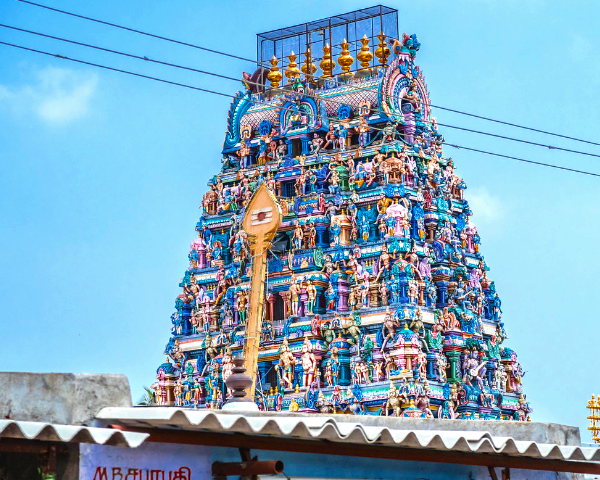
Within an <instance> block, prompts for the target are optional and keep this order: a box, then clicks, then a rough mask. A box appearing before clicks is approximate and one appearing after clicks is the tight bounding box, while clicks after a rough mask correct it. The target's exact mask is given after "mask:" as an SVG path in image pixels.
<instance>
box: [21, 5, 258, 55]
mask: <svg viewBox="0 0 600 480" xmlns="http://www.w3.org/2000/svg"><path fill="white" fill-rule="evenodd" d="M19 2H21V3H28V4H29V5H34V6H36V7H40V8H45V9H46V10H52V11H54V12H58V13H63V14H65V15H70V16H71V17H77V18H81V19H83V20H89V21H90V22H95V23H100V24H102V25H108V26H110V27H115V28H120V29H121V30H127V31H129V32H133V33H139V34H140V35H145V36H147V37H152V38H157V39H159V40H164V41H166V42H171V43H177V44H179V45H184V46H186V47H191V48H196V49H198V50H204V51H205V52H210V53H215V54H217V55H224V56H226V57H230V58H235V59H237V60H244V61H248V62H252V63H256V60H251V59H249V58H245V57H240V56H239V55H233V54H231V53H226V52H221V51H218V50H213V49H212V48H206V47H202V46H200V45H195V44H193V43H188V42H182V41H181V40H174V39H172V38H168V37H163V36H162V35H156V34H154V33H148V32H144V31H142V30H137V29H135V28H129V27H124V26H123V25H117V24H116V23H111V22H106V21H104V20H98V19H97V18H92V17H86V16H85V15H79V14H77V13H72V12H67V11H66V10H59V9H58V8H54V7H49V6H48V5H42V4H41V3H35V2H30V1H28V0H19Z"/></svg>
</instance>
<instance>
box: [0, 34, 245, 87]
mask: <svg viewBox="0 0 600 480" xmlns="http://www.w3.org/2000/svg"><path fill="white" fill-rule="evenodd" d="M0 44H1V45H7V46H9V47H14V48H19V49H21V50H27V51H29V52H35V53H40V54H42V55H47V56H49V57H55V58H60V59H62V60H68V61H70V62H75V63H81V64H84V65H90V66H92V67H98V68H103V69H105V70H111V71H113V72H119V73H124V74H126V75H133V76H135V77H141V78H147V79H148V80H155V81H157V82H162V83H168V84H170V85H176V86H178V87H184V88H190V89H192V90H199V91H201V92H206V93H212V94H214V95H220V96H222V97H227V98H233V97H234V95H228V94H226V93H221V92H215V91H214V90H209V89H207V88H200V87H194V86H192V85H186V84H185V83H179V82H173V81H171V80H165V79H163V78H157V77H152V76H150V75H143V74H141V73H135V72H130V71H128V70H122V69H120V68H114V67H108V66H106V65H100V64H99V63H92V62H87V61H85V60H78V59H76V58H70V57H66V56H64V55H59V54H56V53H50V52H44V51H42V50H37V49H35V48H29V47H23V46H21V45H15V44H14V43H8V42H2V41H0Z"/></svg>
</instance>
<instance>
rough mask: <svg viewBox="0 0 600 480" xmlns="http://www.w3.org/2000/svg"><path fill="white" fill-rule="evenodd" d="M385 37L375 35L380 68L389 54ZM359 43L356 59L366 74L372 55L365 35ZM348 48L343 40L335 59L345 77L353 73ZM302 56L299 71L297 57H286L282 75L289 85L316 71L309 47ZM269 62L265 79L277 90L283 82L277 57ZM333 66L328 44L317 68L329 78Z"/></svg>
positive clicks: (309, 76)
mask: <svg viewBox="0 0 600 480" xmlns="http://www.w3.org/2000/svg"><path fill="white" fill-rule="evenodd" d="M386 37H387V36H386V35H385V34H384V33H383V32H381V33H380V34H379V35H377V38H378V39H379V43H378V44H377V47H378V48H377V49H376V50H375V56H376V57H377V59H378V60H379V63H380V64H381V66H384V65H385V64H386V63H387V59H388V57H389V56H390V54H391V51H390V49H389V48H388V47H387V45H386V43H385V39H386ZM360 42H361V43H362V47H360V52H358V54H357V55H356V58H357V59H358V61H359V62H360V66H361V68H360V71H362V72H365V73H366V74H367V73H369V71H370V68H369V67H370V66H371V60H373V54H372V53H371V50H370V49H369V39H368V38H367V36H366V35H365V36H364V37H363V38H361V40H360ZM349 46H350V43H349V42H348V41H347V40H346V39H345V38H344V41H343V42H342V43H341V47H342V51H341V53H340V56H339V57H338V59H337V63H338V64H339V65H340V67H342V75H346V76H351V75H353V72H350V67H351V66H352V64H353V63H354V58H353V57H352V55H350V50H348V47H349ZM302 55H304V57H305V58H304V63H303V65H302V68H301V69H299V68H298V64H297V63H296V58H297V56H296V54H295V53H294V52H293V51H292V53H291V54H290V55H288V57H287V58H288V60H289V63H288V65H287V68H286V69H285V71H284V73H285V76H286V77H287V79H288V82H289V83H292V82H293V81H294V80H295V79H296V78H298V77H300V75H301V74H302V73H303V74H304V76H305V78H312V77H313V75H314V73H315V72H316V71H317V66H316V65H315V64H314V63H313V58H312V52H311V51H310V47H309V48H308V49H307V50H306V52H304V53H303V54H302ZM270 62H271V70H270V72H269V74H268V75H267V78H268V79H269V81H270V82H271V87H272V88H277V87H279V83H280V82H281V80H283V75H282V74H281V72H280V70H279V67H278V66H277V64H278V63H279V60H278V59H277V57H275V55H273V58H272V59H271V60H270ZM335 65H336V63H335V60H334V59H333V57H332V55H331V47H330V46H329V44H326V45H325V46H324V47H323V59H322V60H321V62H320V63H319V67H321V70H322V71H323V77H331V76H332V75H333V70H334V68H335Z"/></svg>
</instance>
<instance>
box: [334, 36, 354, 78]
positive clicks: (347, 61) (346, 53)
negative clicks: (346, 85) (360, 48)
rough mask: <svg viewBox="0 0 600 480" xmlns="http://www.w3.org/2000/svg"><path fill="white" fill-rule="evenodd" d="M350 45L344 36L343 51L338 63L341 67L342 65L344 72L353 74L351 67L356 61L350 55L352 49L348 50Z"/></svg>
mask: <svg viewBox="0 0 600 480" xmlns="http://www.w3.org/2000/svg"><path fill="white" fill-rule="evenodd" d="M349 46H350V43H348V40H346V39H345V38H344V41H343V42H342V53H341V54H340V56H339V57H338V64H339V65H340V67H342V72H343V73H344V74H346V75H352V74H351V73H349V72H350V67H351V66H352V64H353V63H354V58H352V55H350V50H348V47H349Z"/></svg>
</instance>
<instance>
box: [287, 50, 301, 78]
mask: <svg viewBox="0 0 600 480" xmlns="http://www.w3.org/2000/svg"><path fill="white" fill-rule="evenodd" d="M287 58H288V60H289V63H288V67H287V69H286V70H285V76H286V77H287V79H288V83H293V82H294V80H295V79H296V78H300V74H301V73H302V72H300V69H299V68H298V64H297V63H296V58H298V57H297V56H296V54H295V53H294V51H293V50H292V53H290V54H289V55H288V57H287Z"/></svg>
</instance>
